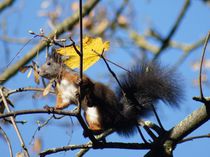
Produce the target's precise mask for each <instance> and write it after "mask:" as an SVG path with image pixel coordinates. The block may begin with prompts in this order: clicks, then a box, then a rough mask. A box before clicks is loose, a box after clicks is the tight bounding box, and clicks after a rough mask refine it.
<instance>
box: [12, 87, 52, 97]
mask: <svg viewBox="0 0 210 157" xmlns="http://www.w3.org/2000/svg"><path fill="white" fill-rule="evenodd" d="M44 90H45V88H37V87H22V88H18V89H13V90H9V91H8V96H9V95H11V94H15V93H19V92H27V91H34V92H43V91H44ZM49 93H51V94H55V91H52V90H50V92H49Z"/></svg>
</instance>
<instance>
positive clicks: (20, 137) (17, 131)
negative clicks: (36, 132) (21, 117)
mask: <svg viewBox="0 0 210 157" xmlns="http://www.w3.org/2000/svg"><path fill="white" fill-rule="evenodd" d="M0 95H1V98H2V100H3V103H4V106H5V108H6V109H7V112H8V113H11V110H10V108H9V105H8V104H7V100H6V98H5V96H4V94H3V91H2V88H0ZM10 120H11V122H12V125H13V127H14V129H15V131H16V133H17V136H18V138H19V140H20V144H21V147H22V148H23V150H24V152H25V155H26V156H27V157H29V154H28V149H27V148H26V146H25V142H24V140H23V138H22V135H21V133H20V131H19V129H18V126H17V124H16V122H15V118H14V117H13V116H11V117H10Z"/></svg>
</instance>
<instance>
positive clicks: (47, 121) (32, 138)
mask: <svg viewBox="0 0 210 157" xmlns="http://www.w3.org/2000/svg"><path fill="white" fill-rule="evenodd" d="M52 118H53V115H52V116H51V117H50V118H48V119H47V120H46V121H45V122H44V123H43V124H39V126H38V127H37V129H36V130H35V131H34V134H33V136H32V137H31V140H30V142H29V145H31V144H32V141H33V140H34V138H35V135H36V133H37V132H38V131H40V129H41V128H43V127H44V126H46V125H47V124H48V123H49V121H50V120H51V119H52Z"/></svg>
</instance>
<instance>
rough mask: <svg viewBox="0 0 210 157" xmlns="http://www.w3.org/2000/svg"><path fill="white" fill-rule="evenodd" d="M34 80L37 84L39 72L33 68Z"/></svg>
mask: <svg viewBox="0 0 210 157" xmlns="http://www.w3.org/2000/svg"><path fill="white" fill-rule="evenodd" d="M34 81H35V82H36V83H37V84H39V74H38V72H37V71H35V70H34Z"/></svg>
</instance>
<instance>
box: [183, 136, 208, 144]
mask: <svg viewBox="0 0 210 157" xmlns="http://www.w3.org/2000/svg"><path fill="white" fill-rule="evenodd" d="M201 138H210V134H207V135H200V136H193V137H188V138H185V139H183V140H181V141H179V143H184V142H188V141H192V140H195V139H201Z"/></svg>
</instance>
